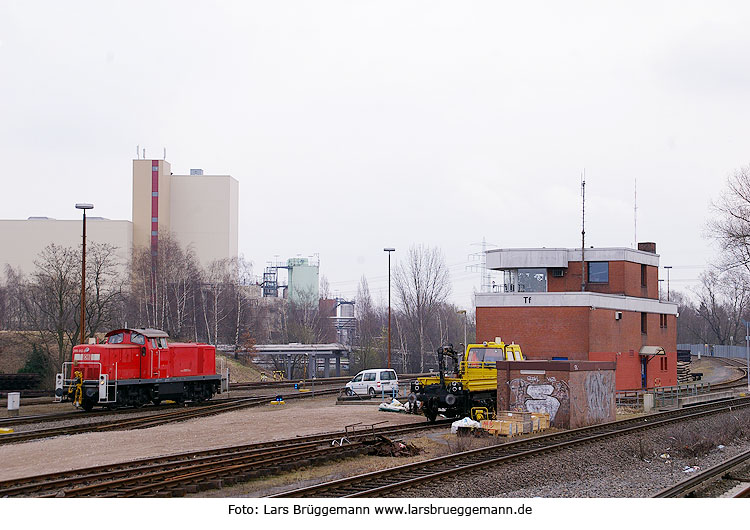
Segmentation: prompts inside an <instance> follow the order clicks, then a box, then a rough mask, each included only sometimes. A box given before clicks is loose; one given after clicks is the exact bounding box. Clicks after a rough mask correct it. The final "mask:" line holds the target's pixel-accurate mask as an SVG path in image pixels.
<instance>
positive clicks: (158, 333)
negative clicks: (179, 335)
mask: <svg viewBox="0 0 750 530" xmlns="http://www.w3.org/2000/svg"><path fill="white" fill-rule="evenodd" d="M123 331H135V332H136V333H140V334H141V335H143V336H144V337H148V338H149V339H150V338H152V337H153V338H158V337H164V338H169V335H167V333H166V332H164V331H162V330H160V329H153V328H120V329H114V330H112V331H110V332H109V333H107V334H106V335H105V337H109V336H110V335H114V334H115V333H121V332H123Z"/></svg>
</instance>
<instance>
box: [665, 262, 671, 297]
mask: <svg viewBox="0 0 750 530" xmlns="http://www.w3.org/2000/svg"><path fill="white" fill-rule="evenodd" d="M664 268H665V269H667V302H669V269H671V268H672V266H671V265H664Z"/></svg>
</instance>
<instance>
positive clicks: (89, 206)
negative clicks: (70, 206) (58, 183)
mask: <svg viewBox="0 0 750 530" xmlns="http://www.w3.org/2000/svg"><path fill="white" fill-rule="evenodd" d="M76 208H78V209H79V210H93V209H94V205H93V204H91V203H90V202H77V203H76Z"/></svg>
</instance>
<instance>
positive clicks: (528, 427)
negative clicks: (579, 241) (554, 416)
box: [480, 411, 550, 436]
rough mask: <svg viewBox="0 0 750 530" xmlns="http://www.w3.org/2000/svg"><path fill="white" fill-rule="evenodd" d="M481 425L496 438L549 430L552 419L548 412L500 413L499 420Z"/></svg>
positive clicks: (484, 422)
mask: <svg viewBox="0 0 750 530" xmlns="http://www.w3.org/2000/svg"><path fill="white" fill-rule="evenodd" d="M480 423H481V426H482V429H484V430H485V431H487V432H488V433H490V434H492V435H494V436H516V435H518V434H528V433H531V432H537V431H541V430H544V429H547V428H549V424H550V418H549V414H547V413H546V412H517V411H499V412H498V413H497V419H494V420H483V421H482V422H480Z"/></svg>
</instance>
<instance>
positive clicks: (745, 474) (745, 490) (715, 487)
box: [654, 451, 750, 498]
mask: <svg viewBox="0 0 750 530" xmlns="http://www.w3.org/2000/svg"><path fill="white" fill-rule="evenodd" d="M704 496H706V497H734V498H737V497H750V451H745V452H744V453H741V454H739V455H737V456H735V457H734V458H730V459H729V460H726V461H725V462H722V463H720V464H717V465H715V466H713V467H710V468H708V469H706V470H704V471H700V472H698V473H695V474H694V475H693V476H692V477H690V478H689V479H686V480H683V481H682V482H679V483H677V484H675V485H674V486H672V487H670V488H665V489H663V490H662V491H660V492H659V493H657V494H656V495H654V497H656V498H674V497H704Z"/></svg>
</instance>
